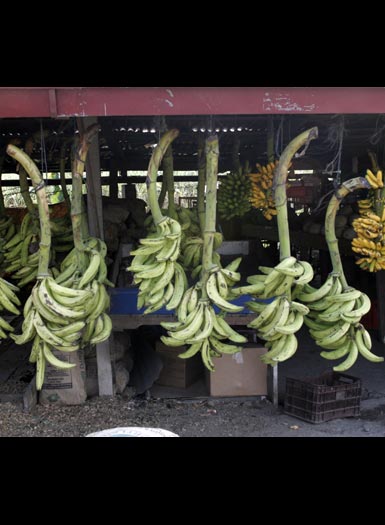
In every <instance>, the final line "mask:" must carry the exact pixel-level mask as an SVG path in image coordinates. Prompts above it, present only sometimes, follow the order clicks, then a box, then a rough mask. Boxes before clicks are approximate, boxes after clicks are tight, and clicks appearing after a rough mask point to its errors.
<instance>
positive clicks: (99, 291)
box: [7, 126, 112, 390]
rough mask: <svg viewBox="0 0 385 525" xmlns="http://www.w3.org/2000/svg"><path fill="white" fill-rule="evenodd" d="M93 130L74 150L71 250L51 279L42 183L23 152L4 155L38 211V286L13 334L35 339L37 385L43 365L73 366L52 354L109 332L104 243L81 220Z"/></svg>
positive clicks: (21, 341) (16, 337)
mask: <svg viewBox="0 0 385 525" xmlns="http://www.w3.org/2000/svg"><path fill="white" fill-rule="evenodd" d="M96 133H97V126H91V127H90V128H89V129H88V130H86V132H85V134H84V136H83V138H82V140H81V142H80V144H79V147H78V150H77V155H76V157H75V160H74V168H73V202H72V209H71V219H72V225H73V232H74V239H75V248H74V250H73V251H72V252H71V254H72V255H71V257H70V256H68V257H67V261H66V260H65V261H66V262H65V264H63V263H64V261H63V263H62V268H61V269H62V273H60V275H59V276H58V277H57V278H56V279H54V278H53V277H52V272H51V271H50V270H49V267H48V263H49V259H50V248H51V231H50V222H49V211H48V202H47V196H46V193H45V184H44V181H43V179H42V177H41V174H40V172H39V170H38V169H37V167H36V165H35V164H34V163H33V161H32V160H31V159H30V158H29V157H28V156H27V155H26V154H25V153H24V152H22V151H21V150H19V149H18V148H16V147H15V146H13V145H9V146H8V148H7V153H8V154H9V155H10V156H12V157H13V158H15V159H16V160H17V161H18V162H20V164H22V166H23V167H24V169H25V170H26V172H27V173H28V174H29V176H30V177H31V179H32V184H33V186H34V189H35V192H36V195H37V199H38V209H39V219H40V231H41V233H40V243H39V265H38V273H37V282H36V283H35V285H34V287H33V289H32V292H31V295H30V297H29V298H28V300H27V301H26V303H25V305H24V310H23V314H24V322H23V325H22V333H21V334H20V335H14V334H11V337H12V338H13V339H14V340H15V342H16V343H17V344H25V343H27V342H28V341H32V340H33V345H32V351H31V355H30V361H31V362H34V363H36V387H37V389H38V390H40V389H41V387H42V385H43V382H44V374H45V363H46V361H48V362H49V363H50V364H51V365H52V366H54V367H57V368H63V369H64V368H72V367H73V366H74V365H73V364H70V363H68V362H66V361H62V360H61V359H58V357H57V356H56V355H55V353H58V352H57V351H59V352H62V353H64V354H65V353H67V352H74V351H76V350H78V349H79V348H81V347H82V346H84V345H85V344H88V343H90V344H96V343H98V342H101V341H103V340H105V339H107V338H108V337H109V335H110V333H111V328H112V325H111V319H110V318H109V316H108V315H107V314H106V313H105V311H106V309H107V308H108V306H109V297H108V294H107V292H106V290H105V286H104V283H105V282H106V278H105V274H106V267H105V262H104V256H103V253H104V251H105V244H104V243H103V242H102V241H99V239H94V238H89V237H87V236H86V238H85V240H83V231H85V229H86V228H85V224H84V223H83V222H82V206H81V184H82V173H83V171H84V163H85V160H86V156H87V151H88V147H89V144H90V142H91V140H92V138H93V137H94V136H95V134H96ZM102 259H103V263H104V264H102Z"/></svg>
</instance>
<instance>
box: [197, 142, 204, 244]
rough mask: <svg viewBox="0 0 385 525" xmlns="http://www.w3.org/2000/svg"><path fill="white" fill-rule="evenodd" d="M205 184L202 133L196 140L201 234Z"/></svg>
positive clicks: (202, 229) (202, 230) (202, 231)
mask: <svg viewBox="0 0 385 525" xmlns="http://www.w3.org/2000/svg"><path fill="white" fill-rule="evenodd" d="M205 184H206V155H205V141H204V138H203V135H202V136H200V137H199V142H198V204H197V207H198V218H199V226H200V229H201V234H202V235H203V233H204V231H205Z"/></svg>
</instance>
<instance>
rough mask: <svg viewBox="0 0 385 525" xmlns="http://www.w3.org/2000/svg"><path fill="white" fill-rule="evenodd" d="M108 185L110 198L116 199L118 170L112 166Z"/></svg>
mask: <svg viewBox="0 0 385 525" xmlns="http://www.w3.org/2000/svg"><path fill="white" fill-rule="evenodd" d="M103 182H104V181H103ZM109 185H110V197H113V198H114V199H117V198H118V170H117V168H116V166H115V165H112V166H111V169H110V176H109Z"/></svg>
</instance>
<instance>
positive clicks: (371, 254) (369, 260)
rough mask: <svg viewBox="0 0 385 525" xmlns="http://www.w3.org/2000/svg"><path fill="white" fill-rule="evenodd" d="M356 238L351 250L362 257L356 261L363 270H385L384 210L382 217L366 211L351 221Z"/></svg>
mask: <svg viewBox="0 0 385 525" xmlns="http://www.w3.org/2000/svg"><path fill="white" fill-rule="evenodd" d="M353 228H354V230H355V232H356V233H357V237H355V238H354V239H353V240H352V250H353V251H354V252H355V253H358V254H360V255H363V256H364V257H361V258H359V259H357V260H356V264H358V265H359V266H360V267H361V268H362V269H363V270H367V271H369V272H377V271H380V270H384V269H385V244H384V243H383V241H384V239H385V208H384V209H383V212H382V217H379V216H378V215H377V214H375V213H373V212H372V211H366V212H365V214H364V215H363V216H362V217H359V218H358V219H355V220H354V221H353Z"/></svg>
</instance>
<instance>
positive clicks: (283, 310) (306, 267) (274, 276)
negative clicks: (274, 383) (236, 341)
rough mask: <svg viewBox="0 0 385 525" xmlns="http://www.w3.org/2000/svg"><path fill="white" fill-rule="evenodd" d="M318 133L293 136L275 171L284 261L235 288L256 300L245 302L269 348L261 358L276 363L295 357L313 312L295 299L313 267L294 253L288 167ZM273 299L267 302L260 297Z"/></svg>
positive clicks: (234, 291)
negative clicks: (302, 330)
mask: <svg viewBox="0 0 385 525" xmlns="http://www.w3.org/2000/svg"><path fill="white" fill-rule="evenodd" d="M317 136H318V130H317V128H311V129H309V130H307V131H305V132H303V133H301V134H300V135H298V137H296V138H295V139H293V140H292V141H291V142H290V143H289V144H288V146H287V147H286V149H285V150H284V152H283V153H282V155H281V158H280V161H279V164H278V166H277V168H276V170H275V173H274V179H273V189H274V200H275V203H276V209H277V222H278V236H279V244H280V262H279V263H278V264H277V265H276V266H275V267H274V268H270V267H265V266H259V270H260V271H261V272H262V273H261V274H259V275H252V276H249V277H248V278H247V282H248V283H249V285H248V286H241V287H239V288H233V290H232V293H233V294H234V295H237V296H240V295H243V294H250V295H252V296H254V297H255V298H256V299H255V300H252V301H248V302H246V303H245V305H246V306H247V307H248V308H249V309H250V310H252V311H253V312H256V313H258V314H259V315H258V317H256V319H254V320H253V321H251V323H250V324H249V325H248V326H249V327H250V328H254V329H256V330H257V335H258V337H259V338H261V339H264V340H265V341H267V342H266V346H267V348H269V351H268V352H267V353H266V354H264V355H263V356H262V357H261V359H262V361H264V362H265V363H266V364H269V365H272V366H275V365H276V364H277V363H279V362H281V361H286V360H287V359H289V358H290V357H292V356H293V355H294V354H295V352H296V350H297V347H298V341H297V338H296V336H295V334H296V332H297V331H298V330H299V329H300V328H301V326H302V324H303V322H304V316H305V315H307V314H308V313H309V308H307V306H305V305H303V304H301V303H299V302H297V301H296V300H294V299H295V298H296V297H298V295H297V294H298V293H299V290H302V287H303V286H304V285H306V283H308V282H310V281H311V280H312V278H313V268H312V266H311V265H310V264H309V263H308V262H306V261H299V260H297V259H296V257H293V256H292V255H291V250H290V234H289V224H288V217H287V196H286V179H287V173H288V167H289V165H290V162H291V159H292V158H293V156H294V154H295V153H296V152H297V151H298V150H299V148H300V147H301V146H303V145H305V144H309V142H310V141H311V140H313V139H315V138H317ZM268 298H271V299H272V300H271V301H270V302H269V303H268V304H266V303H264V302H261V301H258V299H268Z"/></svg>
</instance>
